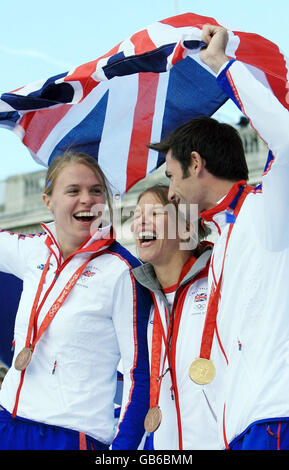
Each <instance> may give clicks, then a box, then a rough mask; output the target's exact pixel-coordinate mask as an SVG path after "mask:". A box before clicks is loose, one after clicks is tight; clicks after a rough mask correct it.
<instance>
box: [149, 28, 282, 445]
mask: <svg viewBox="0 0 289 470" xmlns="http://www.w3.org/2000/svg"><path fill="white" fill-rule="evenodd" d="M202 40H203V41H204V42H205V43H206V44H207V47H206V48H205V49H202V51H201V53H200V56H201V59H202V60H203V62H205V63H206V64H207V65H208V66H209V67H210V68H211V69H212V70H213V71H214V72H215V74H216V75H217V81H218V83H219V85H220V86H221V87H222V88H223V90H224V91H225V92H226V93H227V94H228V96H229V97H230V98H232V99H233V100H234V101H235V102H237V104H238V105H239V107H240V108H241V110H242V111H243V114H244V115H246V116H247V117H249V119H250V122H251V123H252V125H253V126H254V128H255V129H256V130H257V132H258V133H259V134H260V136H261V137H262V138H263V139H264V140H265V141H266V142H267V143H268V147H269V148H270V152H269V156H270V161H269V160H268V162H267V167H266V170H265V172H264V175H263V181H262V187H256V188H252V187H249V186H248V185H247V183H246V180H247V178H248V170H247V165H246V162H245V157H244V151H243V148H242V145H241V140H240V138H239V137H238V134H237V132H236V130H235V129H234V128H232V127H230V126H228V125H226V124H220V123H218V122H216V121H215V120H213V119H211V118H200V119H196V120H193V121H191V122H189V123H187V124H185V125H183V126H181V127H180V128H179V129H177V130H176V131H175V132H173V134H171V135H170V136H169V137H167V138H166V139H164V140H163V141H162V142H161V143H159V144H152V145H151V148H154V149H155V150H158V151H160V152H164V153H165V154H166V174H167V176H168V178H169V179H170V192H169V198H170V199H175V200H177V201H179V202H186V203H193V204H198V206H199V212H200V215H201V217H203V219H204V220H206V221H207V222H209V224H210V225H211V227H212V228H213V229H215V230H217V236H218V238H217V241H216V243H215V246H214V250H213V254H212V260H211V266H210V271H209V280H208V283H209V286H208V287H209V292H210V298H209V303H208V310H207V316H206V321H205V325H204V330H203V333H202V335H201V337H200V354H199V357H198V358H197V359H195V358H192V364H191V367H190V369H189V374H190V377H191V379H192V380H193V381H195V382H197V383H199V384H200V385H202V386H203V387H204V388H205V389H206V392H207V397H208V399H209V397H210V381H212V380H214V381H215V383H214V386H215V388H216V389H217V405H216V409H215V410H214V411H215V414H216V416H217V419H218V427H219V439H220V448H227V449H228V448H230V449H243V450H245V449H271V450H272V449H289V396H288V389H289V359H288V350H289V321H288V309H289V289H288V278H289V224H288V222H287V221H288V216H289V205H288V201H289V184H288V175H289V158H288V157H289V138H288V129H289V113H288V110H287V109H286V108H284V107H283V106H282V105H281V104H280V102H279V101H278V100H277V98H275V96H273V94H272V93H271V92H270V91H269V89H268V88H266V87H265V86H264V85H263V84H262V83H261V82H259V81H257V80H256V79H254V77H253V75H252V73H251V71H250V70H249V69H248V68H247V67H246V66H245V65H244V64H242V63H240V62H238V61H235V60H229V59H228V57H227V56H226V53H225V51H226V45H227V41H228V33H227V31H226V30H225V29H224V28H221V27H217V26H212V25H206V26H204V28H203V32H202Z"/></svg>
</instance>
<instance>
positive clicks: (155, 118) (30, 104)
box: [0, 13, 289, 194]
mask: <svg viewBox="0 0 289 470" xmlns="http://www.w3.org/2000/svg"><path fill="white" fill-rule="evenodd" d="M206 23H211V24H216V25H222V26H225V27H227V25H226V24H224V23H223V22H222V21H216V20H215V19H214V18H210V17H204V16H199V15H197V14H193V13H186V14H183V15H179V16H175V17H171V18H168V19H165V20H162V21H159V22H156V23H154V24H151V25H149V26H148V27H147V28H145V29H143V30H142V31H139V32H137V33H135V34H133V35H132V36H131V37H130V38H128V39H126V40H125V41H123V42H121V43H120V44H118V45H117V46H115V47H114V48H113V49H112V50H111V51H109V52H108V53H107V54H104V55H103V56H101V57H100V58H98V59H96V60H94V61H92V62H89V63H86V64H84V65H80V66H79V67H76V68H75V69H74V70H71V71H68V72H65V73H61V74H59V75H57V76H54V77H51V78H49V79H47V80H41V81H38V82H35V83H32V84H29V85H26V86H22V87H20V88H18V89H17V90H14V91H12V92H10V93H4V94H2V96H1V99H0V126H2V127H7V128H8V129H11V130H13V131H14V132H15V133H16V134H17V135H18V136H19V138H20V139H21V140H22V142H23V144H24V145H25V146H27V148H28V149H29V151H30V153H31V155H32V157H33V158H34V159H35V160H36V161H37V162H39V163H40V164H42V165H44V166H48V165H49V163H50V162H51V161H52V159H53V158H54V157H55V156H57V155H59V154H61V153H63V152H64V151H65V150H67V149H70V150H78V151H84V152H87V153H89V154H91V155H92V156H93V157H95V158H96V159H97V160H98V162H99V164H100V166H101V167H102V169H103V171H104V173H105V174H106V176H107V178H108V179H109V181H110V182H111V184H112V187H113V190H114V191H115V192H119V193H120V194H123V193H125V192H126V191H127V190H128V189H129V188H130V187H131V186H132V185H133V184H135V183H136V182H137V181H139V180H140V179H142V178H144V177H145V176H146V175H147V174H149V173H151V172H152V171H154V170H155V169H156V168H158V167H159V166H160V165H161V164H162V163H163V161H164V157H163V156H162V155H158V154H157V152H155V151H152V150H149V149H148V148H147V147H146V145H147V144H148V143H149V142H155V141H159V140H160V139H161V138H162V137H163V136H164V135H166V134H168V133H169V132H170V131H172V130H173V129H174V128H175V127H177V126H179V125H180V124H182V123H184V122H185V121H187V120H189V119H191V118H193V117H196V116H199V115H208V116H209V115H212V114H213V113H214V112H215V111H216V110H217V109H218V108H219V107H220V106H222V105H223V104H224V102H225V101H226V100H227V96H226V95H225V94H224V93H223V91H221V90H220V88H219V87H218V86H217V84H216V81H215V76H214V74H213V72H212V71H210V70H209V69H208V67H207V66H205V65H204V64H203V63H202V62H201V60H200V57H199V50H200V47H201V45H202V44H201V42H200V39H201V29H202V26H203V25H204V24H206ZM228 29H229V42H228V46H227V50H226V53H227V55H228V56H229V57H230V58H237V59H238V60H241V61H242V62H244V63H246V64H248V67H249V69H250V70H251V72H252V73H253V75H254V76H255V78H256V79H257V80H261V81H262V82H263V83H264V85H265V86H267V87H269V88H270V89H271V90H272V92H273V93H274V94H275V95H276V96H277V98H278V99H279V100H280V102H281V103H282V104H283V105H284V106H285V107H286V108H287V109H288V102H289V99H286V98H288V88H287V86H286V85H287V83H288V76H287V74H288V68H287V63H288V62H287V59H286V57H285V56H284V55H283V54H282V52H281V51H280V50H279V48H278V46H276V45H275V44H274V43H272V42H271V41H269V40H267V39H265V38H263V37H261V36H259V35H256V34H254V33H248V32H243V31H235V30H234V31H233V30H230V28H228Z"/></svg>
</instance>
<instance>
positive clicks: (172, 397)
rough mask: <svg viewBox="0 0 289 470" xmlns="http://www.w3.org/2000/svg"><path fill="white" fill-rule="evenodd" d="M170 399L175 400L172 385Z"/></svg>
mask: <svg viewBox="0 0 289 470" xmlns="http://www.w3.org/2000/svg"><path fill="white" fill-rule="evenodd" d="M170 390H171V399H172V400H173V401H174V400H175V392H174V386H173V385H172V386H171V389H170Z"/></svg>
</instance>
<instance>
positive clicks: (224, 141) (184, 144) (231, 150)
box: [148, 116, 248, 181]
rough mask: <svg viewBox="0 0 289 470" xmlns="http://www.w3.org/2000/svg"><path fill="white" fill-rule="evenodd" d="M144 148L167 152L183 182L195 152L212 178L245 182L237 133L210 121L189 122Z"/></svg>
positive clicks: (243, 154) (203, 118)
mask: <svg viewBox="0 0 289 470" xmlns="http://www.w3.org/2000/svg"><path fill="white" fill-rule="evenodd" d="M148 147H149V148H151V149H153V150H157V151H158V152H161V153H164V154H166V153H167V152H168V151H169V150H171V152H172V157H173V158H175V159H176V160H177V161H178V162H179V163H180V165H181V167H182V171H183V177H184V178H185V177H187V176H188V168H189V167H190V165H191V152H193V151H196V152H198V153H199V154H200V156H201V157H202V158H203V159H204V160H205V164H206V169H207V170H208V171H209V172H210V173H211V174H212V175H214V176H216V177H219V178H223V179H226V180H229V181H239V180H247V179H248V167H247V163H246V158H245V152H244V148H243V143H242V139H241V137H240V135H239V133H238V131H237V130H236V129H235V128H234V127H233V126H230V125H229V124H225V123H221V122H218V121H217V120H216V119H213V118H210V117H206V116H203V117H200V118H196V119H192V120H190V121H188V122H187V123H185V124H183V125H182V126H180V127H178V128H177V129H175V130H174V131H173V132H172V133H171V134H170V135H168V136H167V137H165V138H164V139H163V140H162V141H161V142H159V143H151V144H150V145H149V146H148Z"/></svg>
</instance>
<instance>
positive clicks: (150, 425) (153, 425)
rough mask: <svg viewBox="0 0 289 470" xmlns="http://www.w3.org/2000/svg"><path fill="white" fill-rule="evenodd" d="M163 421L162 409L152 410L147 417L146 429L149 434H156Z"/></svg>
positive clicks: (157, 407)
mask: <svg viewBox="0 0 289 470" xmlns="http://www.w3.org/2000/svg"><path fill="white" fill-rule="evenodd" d="M161 421H162V412H161V409H160V407H159V406H158V405H157V406H154V407H153V408H150V409H149V410H148V412H147V415H146V417H145V422H144V427H145V430H146V431H147V432H155V431H156V430H157V429H158V427H159V425H160V424H161Z"/></svg>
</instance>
